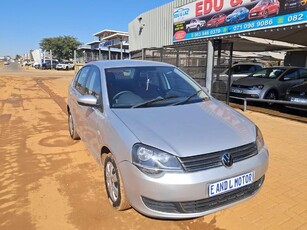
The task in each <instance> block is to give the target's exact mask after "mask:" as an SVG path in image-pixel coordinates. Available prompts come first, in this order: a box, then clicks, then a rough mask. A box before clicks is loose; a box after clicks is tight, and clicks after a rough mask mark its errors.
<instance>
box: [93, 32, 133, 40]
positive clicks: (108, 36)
mask: <svg viewBox="0 0 307 230" xmlns="http://www.w3.org/2000/svg"><path fill="white" fill-rule="evenodd" d="M93 35H94V36H96V37H99V38H100V39H105V40H108V39H112V38H116V37H128V36H129V35H128V32H124V31H116V30H102V31H100V32H97V33H95V34H93Z"/></svg>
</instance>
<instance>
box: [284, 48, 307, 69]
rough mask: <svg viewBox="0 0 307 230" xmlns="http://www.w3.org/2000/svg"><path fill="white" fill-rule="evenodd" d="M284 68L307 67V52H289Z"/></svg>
mask: <svg viewBox="0 0 307 230" xmlns="http://www.w3.org/2000/svg"><path fill="white" fill-rule="evenodd" d="M284 65H285V66H300V67H306V66H307V51H289V52H287V54H286V57H285V62H284Z"/></svg>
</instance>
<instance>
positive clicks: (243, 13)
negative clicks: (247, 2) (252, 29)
mask: <svg viewBox="0 0 307 230" xmlns="http://www.w3.org/2000/svg"><path fill="white" fill-rule="evenodd" d="M248 12H249V10H248V9H247V8H246V7H244V6H242V7H239V8H237V9H235V10H234V11H233V12H232V13H231V14H229V15H228V16H227V17H226V22H227V23H239V21H242V20H244V19H246V18H247V16H248Z"/></svg>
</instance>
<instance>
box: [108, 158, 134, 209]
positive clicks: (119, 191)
mask: <svg viewBox="0 0 307 230" xmlns="http://www.w3.org/2000/svg"><path fill="white" fill-rule="evenodd" d="M104 181H105V188H106V191H107V195H108V199H109V202H110V203H111V205H112V206H113V207H114V208H115V209H117V210H119V211H122V210H126V209H128V208H130V204H129V203H128V201H127V198H126V194H125V189H124V186H123V182H122V178H121V176H120V172H119V170H118V168H117V165H116V162H115V159H114V157H113V155H112V154H111V153H109V154H108V155H107V156H106V158H105V160H104Z"/></svg>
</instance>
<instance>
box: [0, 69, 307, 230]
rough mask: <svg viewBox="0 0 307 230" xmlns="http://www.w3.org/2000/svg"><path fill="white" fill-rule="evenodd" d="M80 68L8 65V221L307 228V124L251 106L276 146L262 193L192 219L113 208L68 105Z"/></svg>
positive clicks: (4, 180) (4, 122)
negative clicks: (73, 133) (74, 136)
mask: <svg viewBox="0 0 307 230" xmlns="http://www.w3.org/2000/svg"><path fill="white" fill-rule="evenodd" d="M72 76H73V72H72V71H69V72H66V71H65V72H59V71H49V70H45V71H42V70H24V71H12V70H11V71H5V69H3V68H2V69H0V88H1V93H0V102H1V103H0V105H1V107H0V130H1V132H0V136H1V140H0V143H1V144H0V152H1V154H0V175H2V176H1V178H0V194H1V195H0V212H1V213H2V214H1V215H0V228H1V229H145V228H147V229H158V228H159V229H306V228H307V156H306V149H307V141H306V140H307V124H306V123H300V122H295V121H291V120H287V119H284V118H277V117H272V116H269V115H264V114H260V113H256V112H251V111H248V112H245V113H244V114H245V115H246V116H247V117H249V118H250V119H251V120H252V121H253V122H255V123H256V124H257V125H258V126H259V128H260V129H261V131H262V133H263V135H264V138H265V141H266V144H267V145H268V148H269V150H270V163H269V169H268V172H267V175H266V180H265V182H264V186H263V188H262V189H261V191H260V192H259V194H257V195H256V196H255V197H254V198H252V199H250V200H248V201H247V202H245V203H243V204H240V205H237V206H234V207H232V208H229V209H226V210H224V211H221V212H217V213H215V214H212V215H208V216H205V217H202V218H197V219H189V220H184V221H182V220H180V221H161V220H155V219H150V218H147V217H144V216H142V215H141V214H139V213H137V212H136V211H134V210H133V209H130V210H128V211H124V212H118V211H116V210H113V209H112V208H111V207H110V205H109V204H108V201H107V199H106V198H105V197H106V196H105V194H104V188H103V183H104V182H103V176H102V171H101V170H100V169H99V167H98V165H97V164H96V162H94V160H93V158H92V157H91V156H90V154H89V152H88V151H87V150H86V148H85V146H84V145H83V143H82V142H75V141H72V140H70V137H69V133H68V128H67V115H66V110H65V106H66V98H67V87H68V84H69V81H70V80H71V79H72ZM204 189H206V188H204Z"/></svg>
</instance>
